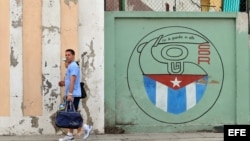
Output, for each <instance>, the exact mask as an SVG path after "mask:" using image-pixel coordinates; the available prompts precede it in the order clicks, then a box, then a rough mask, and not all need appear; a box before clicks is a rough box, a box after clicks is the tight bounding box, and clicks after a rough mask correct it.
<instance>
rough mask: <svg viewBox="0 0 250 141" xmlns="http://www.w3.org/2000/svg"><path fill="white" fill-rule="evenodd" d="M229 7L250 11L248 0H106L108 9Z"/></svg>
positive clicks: (206, 9)
mask: <svg viewBox="0 0 250 141" xmlns="http://www.w3.org/2000/svg"><path fill="white" fill-rule="evenodd" d="M234 1H240V2H234ZM223 4H224V5H223ZM227 8H230V9H233V10H236V11H233V12H237V11H240V12H248V10H247V0H105V10H106V11H156V12H157V11H159V12H161V11H169V12H178V11H186V12H228V11H227ZM223 9H224V10H223Z"/></svg>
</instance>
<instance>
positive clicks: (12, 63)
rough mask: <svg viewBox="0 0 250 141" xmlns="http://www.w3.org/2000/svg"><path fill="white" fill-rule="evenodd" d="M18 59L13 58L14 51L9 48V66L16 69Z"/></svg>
mask: <svg viewBox="0 0 250 141" xmlns="http://www.w3.org/2000/svg"><path fill="white" fill-rule="evenodd" d="M18 63H19V62H18V59H17V57H16V58H15V56H14V50H13V47H11V53H10V65H11V66H13V67H16V66H17V65H18Z"/></svg>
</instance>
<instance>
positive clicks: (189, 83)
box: [137, 32, 208, 115]
mask: <svg viewBox="0 0 250 141" xmlns="http://www.w3.org/2000/svg"><path fill="white" fill-rule="evenodd" d="M206 44H208V42H207V41H206V40H204V39H203V38H202V37H201V36H199V35H198V34H194V33H188V32H177V33H173V34H166V35H159V36H158V37H156V38H153V39H152V40H149V41H148V42H144V43H141V44H140V45H139V46H138V49H137V52H138V53H140V55H139V56H140V57H139V65H140V68H141V71H142V75H143V82H144V87H145V91H146V94H147V96H148V98H149V100H150V101H151V102H152V104H153V105H154V106H156V107H157V108H159V109H161V110H163V111H165V112H168V113H171V114H176V115H178V114H181V113H183V112H186V111H187V110H189V109H191V108H192V107H194V106H195V105H196V104H197V103H198V102H199V101H200V100H201V99H202V97H203V95H204V92H205V90H206V87H207V82H208V74H207V72H206V71H205V70H204V69H203V68H202V67H201V66H200V65H199V64H198V61H197V56H194V55H193V54H197V53H196V52H198V47H199V46H201V45H206ZM149 58H151V59H149Z"/></svg>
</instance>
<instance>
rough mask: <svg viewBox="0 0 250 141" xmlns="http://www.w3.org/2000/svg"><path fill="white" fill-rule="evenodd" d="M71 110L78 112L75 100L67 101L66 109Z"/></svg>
mask: <svg viewBox="0 0 250 141" xmlns="http://www.w3.org/2000/svg"><path fill="white" fill-rule="evenodd" d="M69 110H70V111H72V112H76V109H75V106H74V104H73V101H66V107H65V111H66V112H69Z"/></svg>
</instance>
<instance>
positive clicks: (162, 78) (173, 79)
mask: <svg viewBox="0 0 250 141" xmlns="http://www.w3.org/2000/svg"><path fill="white" fill-rule="evenodd" d="M145 75H146V76H147V77H149V78H151V79H153V80H155V81H157V82H160V83H162V84H164V85H166V86H168V87H170V88H172V89H175V90H177V89H179V88H182V87H185V86H186V85H188V84H190V83H192V82H194V81H197V80H199V79H201V78H203V77H205V76H206V75H194V74H145Z"/></svg>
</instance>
